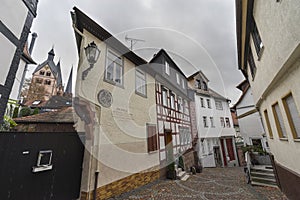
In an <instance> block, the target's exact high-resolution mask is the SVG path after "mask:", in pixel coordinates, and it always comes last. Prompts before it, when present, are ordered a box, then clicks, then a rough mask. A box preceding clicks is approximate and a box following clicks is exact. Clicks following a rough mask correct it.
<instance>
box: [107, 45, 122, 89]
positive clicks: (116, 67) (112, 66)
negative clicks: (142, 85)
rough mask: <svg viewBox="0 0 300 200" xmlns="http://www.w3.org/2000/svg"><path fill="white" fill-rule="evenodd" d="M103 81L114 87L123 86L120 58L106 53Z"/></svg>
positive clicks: (108, 52) (110, 52)
mask: <svg viewBox="0 0 300 200" xmlns="http://www.w3.org/2000/svg"><path fill="white" fill-rule="evenodd" d="M105 80H107V81H109V82H112V83H114V84H116V85H123V60H122V57H121V56H119V55H117V54H115V53H113V52H112V51H111V50H108V51H107V57H106V69H105Z"/></svg>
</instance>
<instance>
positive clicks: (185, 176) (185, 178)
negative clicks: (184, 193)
mask: <svg viewBox="0 0 300 200" xmlns="http://www.w3.org/2000/svg"><path fill="white" fill-rule="evenodd" d="M189 177H190V175H188V174H185V175H184V177H182V178H181V179H180V180H182V181H186V180H188V178H189Z"/></svg>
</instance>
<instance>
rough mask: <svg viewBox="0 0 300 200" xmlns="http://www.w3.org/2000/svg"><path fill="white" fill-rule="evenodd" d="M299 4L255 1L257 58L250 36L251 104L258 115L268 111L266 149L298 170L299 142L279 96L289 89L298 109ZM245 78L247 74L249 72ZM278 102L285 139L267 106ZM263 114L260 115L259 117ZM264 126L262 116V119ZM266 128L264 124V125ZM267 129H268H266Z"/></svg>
mask: <svg viewBox="0 0 300 200" xmlns="http://www.w3.org/2000/svg"><path fill="white" fill-rule="evenodd" d="M299 9H300V4H299V1H298V0H290V1H280V2H279V3H277V2H276V1H255V4H254V12H253V13H254V18H255V21H256V24H257V27H258V30H259V33H260V36H261V39H262V42H263V44H264V47H265V48H264V52H263V54H262V56H261V60H260V61H258V59H257V56H256V51H255V48H254V45H253V41H252V40H251V48H252V52H253V55H254V59H255V63H256V67H257V71H256V75H255V78H254V81H253V80H250V84H251V87H252V91H253V97H254V102H255V104H256V105H257V106H258V107H259V109H260V112H261V115H262V116H264V115H263V112H264V110H265V109H267V111H268V115H269V120H270V124H271V128H272V132H273V136H274V138H273V139H270V138H269V134H267V135H268V141H269V145H270V150H271V152H272V153H273V154H274V156H275V161H276V162H278V163H280V164H281V165H283V166H285V167H287V168H288V169H290V170H292V171H294V172H296V173H298V174H300V160H299V157H300V142H299V141H295V140H294V139H293V137H292V133H291V129H290V127H289V124H288V120H287V116H286V114H285V112H284V108H283V104H282V100H281V99H282V97H284V96H285V95H287V94H288V93H289V92H292V94H293V97H294V100H295V102H296V105H297V108H298V112H299V111H300V91H299V85H300V79H299V77H300V61H299V57H300V31H299V21H300V12H299ZM248 74H249V79H251V78H250V77H251V76H250V72H248ZM276 102H278V103H279V107H280V110H281V113H282V117H283V120H284V126H285V129H286V131H287V139H288V140H287V141H284V140H280V139H279V137H278V133H277V129H276V125H275V121H274V117H273V112H272V109H271V106H272V105H273V104H274V103H276ZM263 118H264V117H263ZM263 121H264V124H265V127H267V126H266V123H265V119H264V120H263ZM266 131H267V128H266ZM267 133H268V131H267Z"/></svg>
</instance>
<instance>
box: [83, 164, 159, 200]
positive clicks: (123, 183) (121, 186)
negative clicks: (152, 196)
mask: <svg viewBox="0 0 300 200" xmlns="http://www.w3.org/2000/svg"><path fill="white" fill-rule="evenodd" d="M159 176H160V175H159V170H154V171H147V172H141V173H136V174H133V175H130V176H127V177H125V178H122V179H120V180H118V181H115V182H112V183H109V184H107V185H104V186H102V187H100V188H98V189H97V198H96V199H101V200H103V199H108V198H110V197H113V196H117V195H120V194H122V193H124V192H128V191H130V190H133V189H135V188H137V187H140V186H143V185H145V184H147V183H150V182H152V181H155V180H157V179H159ZM90 196H91V197H90V199H93V191H91V192H90ZM80 199H81V200H88V199H89V198H88V193H87V192H81V197H80Z"/></svg>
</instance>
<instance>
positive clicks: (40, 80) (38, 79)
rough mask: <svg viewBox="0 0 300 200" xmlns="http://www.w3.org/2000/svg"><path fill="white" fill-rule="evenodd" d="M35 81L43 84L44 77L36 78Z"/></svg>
mask: <svg viewBox="0 0 300 200" xmlns="http://www.w3.org/2000/svg"><path fill="white" fill-rule="evenodd" d="M35 82H36V83H39V84H42V83H43V79H40V78H36V79H35Z"/></svg>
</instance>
